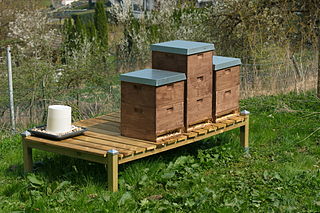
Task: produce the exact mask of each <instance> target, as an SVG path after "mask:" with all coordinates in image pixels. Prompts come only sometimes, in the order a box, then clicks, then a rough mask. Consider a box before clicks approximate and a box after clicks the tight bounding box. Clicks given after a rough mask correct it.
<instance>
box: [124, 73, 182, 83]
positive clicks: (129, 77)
mask: <svg viewBox="0 0 320 213" xmlns="http://www.w3.org/2000/svg"><path fill="white" fill-rule="evenodd" d="M120 80H121V81H126V82H131V83H138V84H146V85H151V86H162V85H166V84H170V83H174V82H178V81H183V80H186V75H185V74H184V73H181V72H171V71H165V70H157V69H143V70H138V71H134V72H129V73H125V74H121V75H120Z"/></svg>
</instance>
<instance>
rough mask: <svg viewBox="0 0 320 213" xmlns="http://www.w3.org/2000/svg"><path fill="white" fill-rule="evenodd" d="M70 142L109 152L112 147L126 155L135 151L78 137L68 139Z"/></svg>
mask: <svg viewBox="0 0 320 213" xmlns="http://www.w3.org/2000/svg"><path fill="white" fill-rule="evenodd" d="M68 144H70V145H71V144H72V145H79V146H83V147H88V148H94V149H99V150H102V151H104V152H105V153H107V151H108V150H111V149H116V150H117V151H119V152H120V154H123V155H124V156H128V155H132V154H133V153H134V151H131V150H128V149H122V148H119V147H114V146H107V145H102V144H99V143H95V142H93V141H90V142H87V141H83V140H77V139H72V140H69V141H68Z"/></svg>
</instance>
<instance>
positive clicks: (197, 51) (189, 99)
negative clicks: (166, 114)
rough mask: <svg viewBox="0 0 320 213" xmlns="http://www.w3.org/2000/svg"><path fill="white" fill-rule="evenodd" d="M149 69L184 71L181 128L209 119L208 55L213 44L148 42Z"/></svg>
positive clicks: (210, 107)
mask: <svg viewBox="0 0 320 213" xmlns="http://www.w3.org/2000/svg"><path fill="white" fill-rule="evenodd" d="M151 50H152V68H153V69H161V70H169V71H174V72H181V73H185V74H186V77H187V81H186V86H185V108H184V112H185V116H184V118H185V127H186V128H188V127H189V126H191V125H193V124H197V123H200V122H202V121H205V120H210V119H212V56H213V50H214V45H213V44H209V43H202V42H192V41H182V40H175V41H168V42H163V43H158V44H153V45H151Z"/></svg>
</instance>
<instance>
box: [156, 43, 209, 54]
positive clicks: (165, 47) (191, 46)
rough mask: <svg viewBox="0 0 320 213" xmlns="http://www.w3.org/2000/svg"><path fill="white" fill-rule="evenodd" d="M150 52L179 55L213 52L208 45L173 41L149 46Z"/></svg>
mask: <svg viewBox="0 0 320 213" xmlns="http://www.w3.org/2000/svg"><path fill="white" fill-rule="evenodd" d="M151 50H152V51H159V52H166V53H175V54H180V55H193V54H197V53H202V52H207V51H212V50H214V45H213V44H210V43H203V42H195V41H183V40H174V41H167V42H162V43H158V44H152V45H151Z"/></svg>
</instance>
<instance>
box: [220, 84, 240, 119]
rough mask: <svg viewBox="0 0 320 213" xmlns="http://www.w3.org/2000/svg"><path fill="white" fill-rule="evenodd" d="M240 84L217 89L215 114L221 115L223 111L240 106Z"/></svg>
mask: <svg viewBox="0 0 320 213" xmlns="http://www.w3.org/2000/svg"><path fill="white" fill-rule="evenodd" d="M239 95H240V86H239V85H236V86H234V87H231V88H228V89H224V90H220V91H216V103H215V104H216V105H215V106H216V107H215V115H216V116H219V115H221V113H222V112H226V111H228V110H230V111H232V110H233V109H236V108H239Z"/></svg>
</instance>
